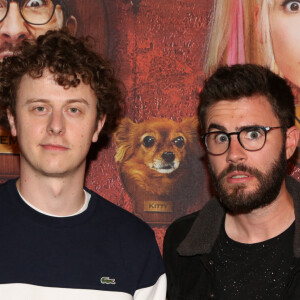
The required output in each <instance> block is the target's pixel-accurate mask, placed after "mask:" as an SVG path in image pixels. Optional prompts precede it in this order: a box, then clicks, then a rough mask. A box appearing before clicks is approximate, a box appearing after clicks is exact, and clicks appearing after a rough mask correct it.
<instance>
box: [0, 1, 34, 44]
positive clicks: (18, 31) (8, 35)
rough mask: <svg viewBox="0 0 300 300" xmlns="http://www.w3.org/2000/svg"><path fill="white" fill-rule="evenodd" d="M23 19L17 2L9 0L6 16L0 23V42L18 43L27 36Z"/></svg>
mask: <svg viewBox="0 0 300 300" xmlns="http://www.w3.org/2000/svg"><path fill="white" fill-rule="evenodd" d="M26 24H27V23H26V22H25V20H24V19H23V18H22V16H21V14H20V12H19V8H18V4H17V3H16V2H11V3H10V5H9V10H8V13H7V16H6V18H5V19H4V20H3V21H2V22H1V23H0V36H1V40H2V42H6V43H10V44H13V45H15V44H18V43H20V42H21V41H22V40H24V39H26V38H28V37H29V35H30V33H29V31H28V29H27V26H26Z"/></svg>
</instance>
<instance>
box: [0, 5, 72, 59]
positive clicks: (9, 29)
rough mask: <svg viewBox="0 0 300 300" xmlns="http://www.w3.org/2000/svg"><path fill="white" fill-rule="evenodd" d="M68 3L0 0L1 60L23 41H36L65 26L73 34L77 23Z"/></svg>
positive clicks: (11, 53)
mask: <svg viewBox="0 0 300 300" xmlns="http://www.w3.org/2000/svg"><path fill="white" fill-rule="evenodd" d="M68 2H69V0H52V1H51V0H18V1H12V0H0V60H2V59H3V58H4V57H6V56H11V55H13V52H14V50H15V48H16V46H17V45H18V44H20V42H22V41H23V40H24V39H28V38H32V39H36V38H37V37H38V36H39V35H41V34H44V33H46V32H47V31H48V30H58V29H61V28H62V27H63V26H64V25H65V26H66V27H68V28H69V30H70V33H71V34H75V32H76V29H77V21H76V19H75V17H74V16H70V15H69V10H68Z"/></svg>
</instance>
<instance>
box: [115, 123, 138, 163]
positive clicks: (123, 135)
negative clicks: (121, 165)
mask: <svg viewBox="0 0 300 300" xmlns="http://www.w3.org/2000/svg"><path fill="white" fill-rule="evenodd" d="M134 125H135V123H134V122H132V121H131V120H130V119H129V118H124V119H122V120H121V122H120V124H119V126H118V129H117V130H116V132H115V133H114V135H113V140H114V142H115V144H116V154H115V160H116V162H121V161H123V159H124V157H125V155H126V153H127V152H128V150H129V149H130V147H131V142H130V140H129V139H130V131H131V129H132V127H133V126H134Z"/></svg>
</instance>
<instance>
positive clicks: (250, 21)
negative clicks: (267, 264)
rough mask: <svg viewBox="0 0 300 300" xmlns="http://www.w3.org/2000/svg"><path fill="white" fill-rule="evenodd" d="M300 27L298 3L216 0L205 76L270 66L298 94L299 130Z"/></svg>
mask: <svg viewBox="0 0 300 300" xmlns="http://www.w3.org/2000/svg"><path fill="white" fill-rule="evenodd" d="M220 24H223V25H224V24H226V26H220ZM299 26H300V2H299V1H283V0H259V1H243V0H229V1H222V0H216V1H215V2H214V11H213V18H212V26H211V31H210V36H209V43H208V49H207V58H206V64H205V71H206V74H207V75H210V74H211V73H212V72H213V71H214V70H215V69H216V68H217V67H218V66H219V65H224V64H229V65H231V64H235V63H257V64H261V65H266V66H268V67H269V68H270V69H271V70H272V71H274V72H275V73H277V74H279V75H281V76H282V77H284V78H286V79H287V80H288V81H289V83H290V85H291V87H292V89H293V91H294V94H295V105H296V120H295V122H296V126H297V127H298V128H300V123H299V119H300V93H299V88H300V60H299V53H300V36H299V32H298V29H299ZM222 28H230V29H231V30H226V29H222ZM299 147H300V145H298V159H297V163H298V164H299V163H300V157H299ZM296 170H297V167H296Z"/></svg>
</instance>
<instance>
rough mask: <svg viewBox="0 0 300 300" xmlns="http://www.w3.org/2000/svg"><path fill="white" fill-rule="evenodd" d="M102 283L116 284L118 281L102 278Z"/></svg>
mask: <svg viewBox="0 0 300 300" xmlns="http://www.w3.org/2000/svg"><path fill="white" fill-rule="evenodd" d="M100 282H101V283H102V284H116V279H114V278H109V277H101V279H100Z"/></svg>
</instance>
